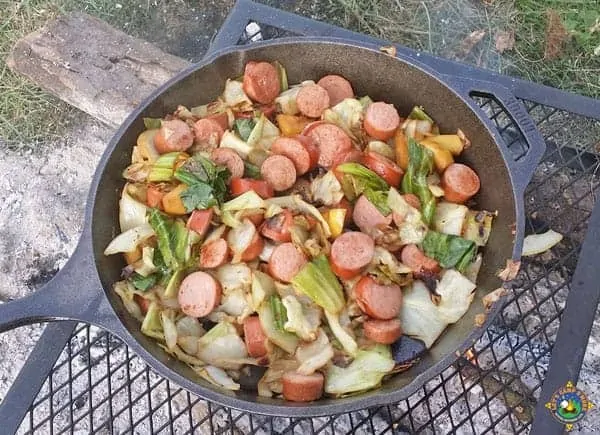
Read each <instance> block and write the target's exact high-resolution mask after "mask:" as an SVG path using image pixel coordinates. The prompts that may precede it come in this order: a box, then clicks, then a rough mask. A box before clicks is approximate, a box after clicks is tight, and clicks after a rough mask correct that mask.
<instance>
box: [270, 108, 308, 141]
mask: <svg viewBox="0 0 600 435" xmlns="http://www.w3.org/2000/svg"><path fill="white" fill-rule="evenodd" d="M276 120H277V125H278V126H279V129H280V130H281V134H282V135H284V136H288V137H290V136H296V135H297V134H300V133H302V130H304V127H306V125H307V124H310V123H311V122H312V120H311V119H308V118H305V117H303V116H294V115H286V114H283V113H282V114H280V115H277V117H276Z"/></svg>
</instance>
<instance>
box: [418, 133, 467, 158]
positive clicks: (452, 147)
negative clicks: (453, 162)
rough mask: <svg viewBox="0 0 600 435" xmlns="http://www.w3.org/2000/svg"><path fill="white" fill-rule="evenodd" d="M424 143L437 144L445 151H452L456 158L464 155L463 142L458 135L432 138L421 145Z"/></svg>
mask: <svg viewBox="0 0 600 435" xmlns="http://www.w3.org/2000/svg"><path fill="white" fill-rule="evenodd" d="M424 142H427V143H435V144H437V145H439V146H441V147H442V148H444V149H445V150H448V151H450V152H451V153H452V154H453V155H455V156H458V155H459V154H460V153H462V151H463V148H464V143H463V141H462V140H461V138H460V137H459V136H458V135H456V134H440V135H438V136H431V137H428V138H427V139H423V140H422V141H421V143H424Z"/></svg>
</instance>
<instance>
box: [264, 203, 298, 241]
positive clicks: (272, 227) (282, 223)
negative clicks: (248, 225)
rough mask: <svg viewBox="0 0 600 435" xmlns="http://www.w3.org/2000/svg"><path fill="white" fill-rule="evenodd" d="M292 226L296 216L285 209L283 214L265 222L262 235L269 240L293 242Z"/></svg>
mask: <svg viewBox="0 0 600 435" xmlns="http://www.w3.org/2000/svg"><path fill="white" fill-rule="evenodd" d="M292 225H294V215H293V214H292V212H291V211H290V210H288V209H287V208H285V209H283V211H282V212H281V213H278V214H276V215H275V216H272V217H270V218H269V219H267V220H265V221H264V223H263V224H262V226H261V227H260V233H261V234H262V235H263V236H265V237H266V238H267V239H271V240H274V241H276V242H290V241H291V240H292V234H291V233H290V228H291V227H292Z"/></svg>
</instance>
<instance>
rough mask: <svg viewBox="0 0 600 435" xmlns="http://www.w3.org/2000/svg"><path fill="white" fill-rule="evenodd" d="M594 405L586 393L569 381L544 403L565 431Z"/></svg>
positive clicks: (571, 427)
mask: <svg viewBox="0 0 600 435" xmlns="http://www.w3.org/2000/svg"><path fill="white" fill-rule="evenodd" d="M594 406H595V405H594V404H593V403H592V402H591V401H590V400H589V399H588V397H587V396H586V394H585V393H584V392H583V391H581V390H580V389H579V388H577V387H576V386H575V385H573V382H571V381H569V382H567V385H565V386H564V387H562V388H559V389H558V390H557V391H556V392H555V393H554V394H553V395H552V397H551V398H550V401H549V402H548V403H546V408H548V409H549V410H550V412H552V415H553V416H554V418H555V419H557V420H558V421H560V422H561V423H563V424H564V425H565V429H566V430H567V431H570V430H571V429H573V424H575V423H577V422H578V421H579V420H581V419H582V418H583V417H585V414H586V413H587V412H588V411H589V410H590V409H592V408H594Z"/></svg>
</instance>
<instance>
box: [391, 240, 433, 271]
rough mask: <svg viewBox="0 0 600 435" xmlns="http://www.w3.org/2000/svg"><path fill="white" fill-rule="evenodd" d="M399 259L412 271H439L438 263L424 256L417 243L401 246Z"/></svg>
mask: <svg viewBox="0 0 600 435" xmlns="http://www.w3.org/2000/svg"><path fill="white" fill-rule="evenodd" d="M400 261H402V263H404V264H405V265H406V266H408V267H409V268H410V269H411V270H412V271H413V272H417V273H420V272H424V271H427V272H433V273H437V272H439V271H440V265H439V263H438V262H437V261H435V260H434V259H433V258H429V257H428V256H426V255H425V254H424V253H423V252H422V251H421V250H420V249H419V248H418V247H417V245H414V244H410V245H406V246H405V247H404V248H402V252H401V253H400Z"/></svg>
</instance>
